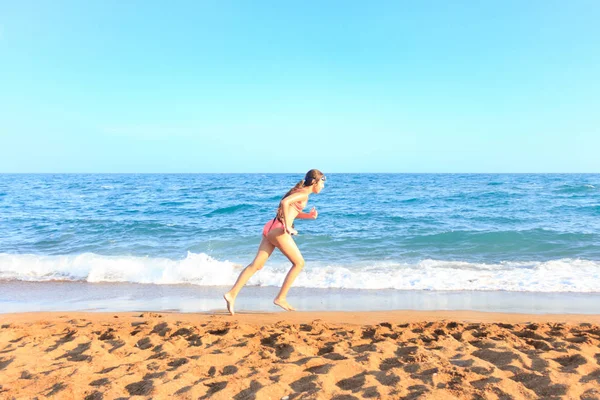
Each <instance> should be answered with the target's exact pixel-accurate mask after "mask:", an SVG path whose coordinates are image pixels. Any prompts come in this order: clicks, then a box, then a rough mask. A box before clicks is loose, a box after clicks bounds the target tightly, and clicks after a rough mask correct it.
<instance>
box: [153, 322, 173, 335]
mask: <svg viewBox="0 0 600 400" xmlns="http://www.w3.org/2000/svg"><path fill="white" fill-rule="evenodd" d="M170 330H171V328H169V325H168V324H167V323H166V322H162V323H160V324H158V325H156V326H154V328H153V329H152V332H150V333H151V334H152V333H157V334H158V336H160V337H165V335H166V334H167V333H169V331H170Z"/></svg>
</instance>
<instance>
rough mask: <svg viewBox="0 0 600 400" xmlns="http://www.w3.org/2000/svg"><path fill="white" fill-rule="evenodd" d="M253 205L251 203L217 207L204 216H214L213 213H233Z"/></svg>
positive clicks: (250, 207) (248, 208)
mask: <svg viewBox="0 0 600 400" xmlns="http://www.w3.org/2000/svg"><path fill="white" fill-rule="evenodd" d="M253 207H254V206H253V205H251V204H236V205H235V206H229V207H221V208H217V209H216V210H213V211H211V212H209V213H208V214H206V215H205V216H206V217H211V216H215V215H224V214H233V213H236V212H238V211H243V210H250V209H252V208H253Z"/></svg>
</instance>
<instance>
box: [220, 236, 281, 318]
mask: <svg viewBox="0 0 600 400" xmlns="http://www.w3.org/2000/svg"><path fill="white" fill-rule="evenodd" d="M273 250H275V246H273V244H271V242H269V241H268V240H267V239H266V238H264V237H263V239H262V241H261V242H260V246H259V247H258V253H257V254H256V257H254V261H252V262H251V263H250V264H249V265H248V266H247V267H246V268H244V270H243V271H242V272H241V273H240V276H238V278H237V281H236V282H235V284H234V285H233V287H232V288H231V290H230V291H229V292H227V293H225V294H224V295H223V298H224V299H225V301H226V302H227V311H229V314H231V315H234V314H235V311H234V310H233V306H234V304H235V298H236V297H237V295H238V293H239V292H240V290H242V288H243V287H244V285H245V284H246V282H248V279H250V278H251V277H252V275H254V274H255V273H256V272H257V271H260V270H261V269H262V267H264V265H265V263H266V262H267V260H268V259H269V256H270V255H271V254H272V253H273Z"/></svg>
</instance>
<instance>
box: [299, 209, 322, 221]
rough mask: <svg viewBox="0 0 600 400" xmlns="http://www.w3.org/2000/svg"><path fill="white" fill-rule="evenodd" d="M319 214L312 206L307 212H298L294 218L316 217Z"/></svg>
mask: <svg viewBox="0 0 600 400" xmlns="http://www.w3.org/2000/svg"><path fill="white" fill-rule="evenodd" d="M318 215H319V213H318V212H317V210H316V209H315V208H314V207H313V208H312V209H311V210H310V212H308V213H303V212H301V213H298V216H297V217H296V218H299V219H317V216H318Z"/></svg>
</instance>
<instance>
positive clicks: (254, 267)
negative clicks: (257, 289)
mask: <svg viewBox="0 0 600 400" xmlns="http://www.w3.org/2000/svg"><path fill="white" fill-rule="evenodd" d="M264 266H265V264H264V263H260V262H253V263H252V264H250V265H248V268H250V269H251V270H252V271H254V272H256V271H260V270H261V269H263V267H264Z"/></svg>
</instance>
